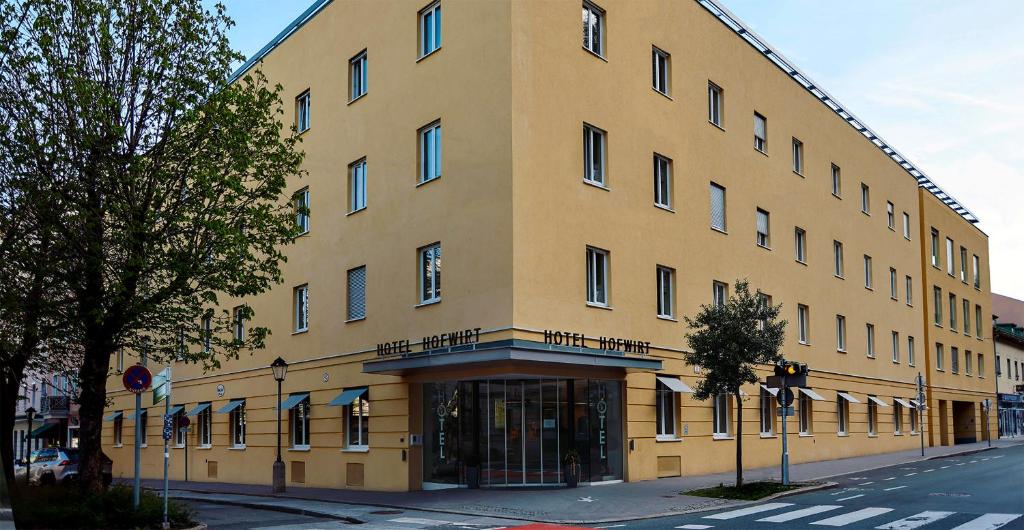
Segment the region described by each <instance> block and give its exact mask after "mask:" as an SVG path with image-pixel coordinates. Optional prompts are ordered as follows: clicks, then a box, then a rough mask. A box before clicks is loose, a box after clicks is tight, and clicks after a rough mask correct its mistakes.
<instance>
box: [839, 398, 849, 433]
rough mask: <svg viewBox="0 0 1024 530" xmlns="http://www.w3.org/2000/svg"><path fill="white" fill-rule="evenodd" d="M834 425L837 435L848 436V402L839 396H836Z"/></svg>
mask: <svg viewBox="0 0 1024 530" xmlns="http://www.w3.org/2000/svg"><path fill="white" fill-rule="evenodd" d="M836 423H837V424H838V426H837V429H836V430H837V433H838V434H840V435H845V434H848V433H849V431H850V402H848V401H846V398H844V397H843V396H841V395H836Z"/></svg>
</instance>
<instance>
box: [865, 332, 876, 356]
mask: <svg viewBox="0 0 1024 530" xmlns="http://www.w3.org/2000/svg"><path fill="white" fill-rule="evenodd" d="M864 329H865V333H866V334H867V344H868V348H867V354H868V357H871V358H872V359H874V358H875V325H874V324H865V325H864Z"/></svg>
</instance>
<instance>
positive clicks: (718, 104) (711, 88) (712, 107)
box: [708, 81, 724, 127]
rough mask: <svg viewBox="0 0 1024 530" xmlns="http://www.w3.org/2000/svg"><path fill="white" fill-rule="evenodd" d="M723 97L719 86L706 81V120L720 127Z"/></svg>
mask: <svg viewBox="0 0 1024 530" xmlns="http://www.w3.org/2000/svg"><path fill="white" fill-rule="evenodd" d="M723 98H724V94H723V92H722V89H721V87H719V86H718V85H716V84H714V83H712V82H711V81H708V121H709V122H711V123H712V124H713V125H716V126H718V127H722V117H723V114H722V110H723V108H722V104H723V102H724V99H723Z"/></svg>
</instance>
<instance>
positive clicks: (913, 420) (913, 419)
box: [910, 407, 918, 434]
mask: <svg viewBox="0 0 1024 530" xmlns="http://www.w3.org/2000/svg"><path fill="white" fill-rule="evenodd" d="M917 414H918V412H917V408H916V407H910V434H917Z"/></svg>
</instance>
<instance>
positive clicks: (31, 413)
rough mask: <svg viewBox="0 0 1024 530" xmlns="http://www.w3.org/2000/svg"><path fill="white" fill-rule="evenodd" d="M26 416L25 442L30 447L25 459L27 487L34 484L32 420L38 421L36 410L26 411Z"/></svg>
mask: <svg viewBox="0 0 1024 530" xmlns="http://www.w3.org/2000/svg"><path fill="white" fill-rule="evenodd" d="M25 416H26V417H27V418H28V434H26V435H25V440H26V442H27V445H28V458H26V459H25V485H26V486H29V485H31V484H32V420H34V419H36V409H35V408H34V407H29V408H27V409H25Z"/></svg>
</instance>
